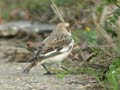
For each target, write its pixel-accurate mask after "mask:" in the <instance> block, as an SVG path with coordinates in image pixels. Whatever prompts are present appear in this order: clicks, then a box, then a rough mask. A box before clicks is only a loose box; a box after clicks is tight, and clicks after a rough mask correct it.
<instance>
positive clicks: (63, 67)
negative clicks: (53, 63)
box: [61, 65, 71, 72]
mask: <svg viewBox="0 0 120 90" xmlns="http://www.w3.org/2000/svg"><path fill="white" fill-rule="evenodd" d="M61 68H62V69H64V70H66V71H68V72H71V71H70V70H68V69H67V68H66V67H65V66H63V65H61Z"/></svg>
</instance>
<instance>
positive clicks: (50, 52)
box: [24, 23, 74, 73]
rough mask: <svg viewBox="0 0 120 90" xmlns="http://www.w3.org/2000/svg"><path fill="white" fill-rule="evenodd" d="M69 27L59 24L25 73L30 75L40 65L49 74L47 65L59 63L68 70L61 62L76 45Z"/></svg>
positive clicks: (38, 50)
mask: <svg viewBox="0 0 120 90" xmlns="http://www.w3.org/2000/svg"><path fill="white" fill-rule="evenodd" d="M68 27H69V24H68V23H59V24H58V25H57V26H56V28H55V30H53V32H52V33H51V34H50V36H48V37H47V38H46V39H45V40H44V41H43V42H42V45H41V46H39V47H38V48H37V49H36V50H35V56H34V58H32V59H31V60H30V62H32V63H31V64H30V65H29V66H28V67H27V68H26V69H25V70H24V73H28V72H29V71H30V70H31V69H32V68H33V67H34V66H35V65H37V64H38V63H39V64H41V65H42V66H43V68H44V69H45V70H46V71H47V73H51V72H50V71H49V70H48V68H47V67H46V66H47V64H53V63H57V64H58V65H59V66H60V67H61V68H63V69H66V68H64V67H62V65H61V62H62V60H64V59H65V58H66V57H67V56H68V55H69V54H70V52H71V50H72V48H73V45H74V40H73V39H72V36H71V31H70V30H69V29H68Z"/></svg>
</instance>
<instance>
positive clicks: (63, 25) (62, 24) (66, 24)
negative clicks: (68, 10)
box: [57, 23, 69, 28]
mask: <svg viewBox="0 0 120 90" xmlns="http://www.w3.org/2000/svg"><path fill="white" fill-rule="evenodd" d="M57 27H59V28H66V27H69V23H59V24H58V25H57Z"/></svg>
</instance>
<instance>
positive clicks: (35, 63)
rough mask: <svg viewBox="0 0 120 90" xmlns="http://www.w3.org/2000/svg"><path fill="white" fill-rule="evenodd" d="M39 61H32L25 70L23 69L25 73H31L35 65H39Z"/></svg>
mask: <svg viewBox="0 0 120 90" xmlns="http://www.w3.org/2000/svg"><path fill="white" fill-rule="evenodd" d="M37 63H38V62H32V63H31V64H30V65H29V66H28V67H27V68H26V69H25V70H24V71H23V73H26V74H27V73H29V71H30V70H31V69H32V68H33V67H34V66H36V65H37Z"/></svg>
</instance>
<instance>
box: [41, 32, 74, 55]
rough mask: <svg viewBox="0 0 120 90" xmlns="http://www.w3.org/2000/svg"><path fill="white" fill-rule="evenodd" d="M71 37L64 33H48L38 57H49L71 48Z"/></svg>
mask: <svg viewBox="0 0 120 90" xmlns="http://www.w3.org/2000/svg"><path fill="white" fill-rule="evenodd" d="M72 41H73V40H72V37H71V36H69V35H66V34H55V35H50V36H49V37H48V38H47V39H46V40H45V41H44V42H43V46H42V47H41V49H40V57H50V56H53V55H57V54H59V53H62V52H66V51H68V50H69V49H70V48H71V46H72V45H71V44H70V43H71V42H72Z"/></svg>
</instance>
